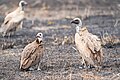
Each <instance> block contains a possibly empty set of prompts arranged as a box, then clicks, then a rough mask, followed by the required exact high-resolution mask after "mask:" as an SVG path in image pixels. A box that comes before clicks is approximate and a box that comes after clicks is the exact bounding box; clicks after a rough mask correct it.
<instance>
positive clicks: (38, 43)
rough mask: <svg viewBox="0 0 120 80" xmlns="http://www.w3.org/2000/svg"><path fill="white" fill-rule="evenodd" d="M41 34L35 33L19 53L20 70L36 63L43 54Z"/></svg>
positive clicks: (37, 63)
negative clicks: (30, 41) (31, 40)
mask: <svg viewBox="0 0 120 80" xmlns="http://www.w3.org/2000/svg"><path fill="white" fill-rule="evenodd" d="M43 50H44V47H43V34H42V33H38V34H37V35H36V39H35V40H34V41H33V42H32V43H29V44H28V45H27V46H26V47H25V48H24V49H23V52H22V54H21V61H20V69H21V70H29V68H30V67H32V66H35V65H38V70H40V68H39V62H40V58H41V57H42V56H43Z"/></svg>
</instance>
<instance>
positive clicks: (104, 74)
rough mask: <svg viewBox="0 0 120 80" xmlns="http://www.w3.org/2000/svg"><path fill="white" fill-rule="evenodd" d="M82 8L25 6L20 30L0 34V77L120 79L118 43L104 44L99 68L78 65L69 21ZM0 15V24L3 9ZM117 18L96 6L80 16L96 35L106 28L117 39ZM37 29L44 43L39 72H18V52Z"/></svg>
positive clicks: (17, 79)
mask: <svg viewBox="0 0 120 80" xmlns="http://www.w3.org/2000/svg"><path fill="white" fill-rule="evenodd" d="M96 1H97V0H96ZM104 9H106V7H105V8H104ZM5 10H6V9H3V11H4V13H5ZM10 11H12V10H10ZM82 11H84V10H81V11H79V10H76V9H73V10H47V9H39V8H36V9H35V8H34V9H33V8H29V9H27V18H26V20H25V21H24V24H23V29H22V30H20V31H18V32H16V33H15V35H12V36H11V37H7V36H6V37H4V38H3V37H0V80H109V79H110V80H120V43H118V44H116V45H113V46H112V47H107V46H104V47H103V52H104V60H103V67H102V69H101V70H100V71H97V70H96V69H95V68H92V69H88V70H86V69H81V68H80V66H82V65H81V58H80V55H79V53H78V52H77V51H75V50H74V49H73V47H75V44H74V34H75V27H74V26H73V25H71V24H70V20H71V19H72V18H73V17H81V15H82ZM101 11H103V12H101ZM104 11H106V13H104ZM99 13H100V14H99ZM0 14H1V17H0V23H2V21H3V18H4V16H5V15H4V14H3V12H1V13H0ZM117 14H118V13H117ZM119 17H120V16H119V15H112V14H111V13H110V12H109V11H107V10H101V9H96V10H93V11H91V13H90V15H89V16H87V17H85V19H83V25H84V26H87V27H88V29H89V31H90V32H91V33H93V34H96V35H98V36H99V37H101V34H102V33H104V32H106V31H107V32H108V33H110V34H111V35H113V34H114V35H116V36H117V37H118V38H120V27H119V26H120V23H119ZM117 20H118V21H117ZM116 21H117V24H116ZM38 32H42V33H43V34H44V46H45V51H44V56H43V57H42V59H41V62H40V63H41V65H40V67H41V71H37V70H35V71H27V72H23V71H20V70H19V62H20V54H21V52H22V50H23V48H24V47H25V45H27V44H28V43H30V42H32V41H33V40H34V39H35V35H36V34H37V33H38ZM66 37H67V40H66Z"/></svg>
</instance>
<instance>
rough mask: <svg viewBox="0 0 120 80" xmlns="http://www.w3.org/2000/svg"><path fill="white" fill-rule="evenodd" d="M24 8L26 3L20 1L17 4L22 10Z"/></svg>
mask: <svg viewBox="0 0 120 80" xmlns="http://www.w3.org/2000/svg"><path fill="white" fill-rule="evenodd" d="M25 6H27V2H26V1H23V0H22V1H20V2H19V7H21V8H23V7H25Z"/></svg>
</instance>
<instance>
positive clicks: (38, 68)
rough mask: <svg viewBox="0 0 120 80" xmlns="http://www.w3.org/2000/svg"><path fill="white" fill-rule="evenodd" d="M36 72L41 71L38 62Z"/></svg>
mask: <svg viewBox="0 0 120 80" xmlns="http://www.w3.org/2000/svg"><path fill="white" fill-rule="evenodd" d="M37 70H38V71H41V69H40V62H39V63H38V64H37Z"/></svg>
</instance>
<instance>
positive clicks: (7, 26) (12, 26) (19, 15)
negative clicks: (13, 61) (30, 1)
mask: <svg viewBox="0 0 120 80" xmlns="http://www.w3.org/2000/svg"><path fill="white" fill-rule="evenodd" d="M26 5H27V2H25V1H20V2H19V7H18V8H17V9H16V10H15V11H13V12H11V13H9V14H7V16H6V17H5V18H4V22H3V23H2V25H1V27H0V33H1V34H2V36H6V34H8V35H9V36H10V35H11V34H14V32H15V31H17V30H19V29H21V28H22V24H23V20H24V18H25V11H24V10H25V6H26Z"/></svg>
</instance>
